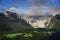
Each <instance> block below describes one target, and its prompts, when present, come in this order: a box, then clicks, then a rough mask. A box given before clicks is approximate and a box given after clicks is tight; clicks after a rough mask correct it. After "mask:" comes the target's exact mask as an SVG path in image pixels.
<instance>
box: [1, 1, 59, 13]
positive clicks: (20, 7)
mask: <svg viewBox="0 0 60 40" xmlns="http://www.w3.org/2000/svg"><path fill="white" fill-rule="evenodd" d="M29 1H30V0H29ZM31 1H32V0H31ZM37 1H38V0H37ZM34 2H35V1H34ZM34 2H28V1H27V0H0V8H5V9H7V8H12V7H15V8H16V10H14V11H16V12H17V13H21V12H22V11H25V10H28V9H29V8H30V7H31V6H36V5H34ZM47 2H48V1H47ZM35 4H38V3H35ZM40 6H46V7H50V8H55V7H59V6H60V0H53V2H48V3H44V4H43V2H42V3H40ZM0 11H1V10H0ZM3 11H4V10H3ZM10 11H11V10H10Z"/></svg>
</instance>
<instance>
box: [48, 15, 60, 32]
mask: <svg viewBox="0 0 60 40" xmlns="http://www.w3.org/2000/svg"><path fill="white" fill-rule="evenodd" d="M48 27H49V28H52V29H55V30H56V31H60V14H56V15H55V17H54V18H53V19H52V20H51V22H50V24H49V26H48Z"/></svg>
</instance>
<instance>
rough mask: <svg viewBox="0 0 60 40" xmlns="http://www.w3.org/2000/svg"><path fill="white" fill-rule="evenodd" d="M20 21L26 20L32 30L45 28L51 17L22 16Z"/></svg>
mask: <svg viewBox="0 0 60 40" xmlns="http://www.w3.org/2000/svg"><path fill="white" fill-rule="evenodd" d="M22 19H24V20H26V21H27V22H28V23H29V24H30V25H31V26H32V27H33V28H47V26H48V25H49V23H50V21H51V19H52V16H23V17H22Z"/></svg>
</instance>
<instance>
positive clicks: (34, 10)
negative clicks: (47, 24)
mask: <svg viewBox="0 0 60 40" xmlns="http://www.w3.org/2000/svg"><path fill="white" fill-rule="evenodd" d="M23 13H24V14H25V15H47V14H51V15H53V16H54V15H55V14H57V13H58V12H57V11H55V10H54V9H52V8H49V7H39V6H33V7H31V8H30V9H29V10H26V11H24V12H23Z"/></svg>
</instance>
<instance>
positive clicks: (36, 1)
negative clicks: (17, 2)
mask: <svg viewBox="0 0 60 40" xmlns="http://www.w3.org/2000/svg"><path fill="white" fill-rule="evenodd" d="M27 1H28V2H31V3H33V5H37V6H40V5H43V4H46V3H49V2H51V3H52V2H54V1H55V0H27Z"/></svg>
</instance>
